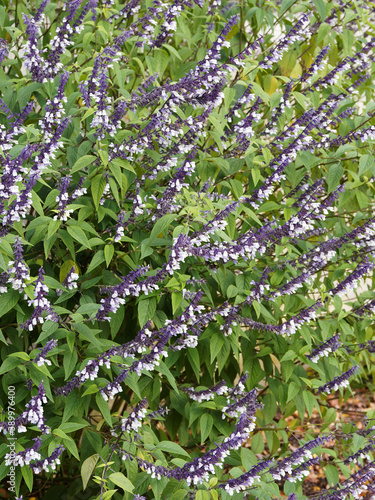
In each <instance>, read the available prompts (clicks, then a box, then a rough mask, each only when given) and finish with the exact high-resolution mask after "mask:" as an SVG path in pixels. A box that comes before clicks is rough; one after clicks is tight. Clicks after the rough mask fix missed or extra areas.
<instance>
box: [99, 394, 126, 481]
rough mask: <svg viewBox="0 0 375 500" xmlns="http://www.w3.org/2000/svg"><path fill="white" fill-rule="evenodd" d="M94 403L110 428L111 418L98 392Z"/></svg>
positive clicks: (106, 405) (105, 403) (107, 407)
mask: <svg viewBox="0 0 375 500" xmlns="http://www.w3.org/2000/svg"><path fill="white" fill-rule="evenodd" d="M95 401H96V404H97V405H98V408H99V410H100V412H101V414H102V415H103V417H104V420H105V421H106V422H107V424H108V425H109V426H110V427H112V418H111V412H110V410H109V406H108V402H107V401H106V400H105V399H104V398H103V396H102V395H101V394H100V392H99V393H98V394H97V395H96V396H95ZM116 484H117V483H116ZM117 486H120V485H119V484H118V485H117Z"/></svg>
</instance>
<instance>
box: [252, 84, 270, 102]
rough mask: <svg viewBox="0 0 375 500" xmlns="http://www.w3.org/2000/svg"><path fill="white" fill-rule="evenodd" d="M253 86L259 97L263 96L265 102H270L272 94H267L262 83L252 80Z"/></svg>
mask: <svg viewBox="0 0 375 500" xmlns="http://www.w3.org/2000/svg"><path fill="white" fill-rule="evenodd" d="M251 86H252V90H253V91H254V94H255V95H256V96H258V97H261V98H262V100H263V101H264V102H265V103H268V102H269V100H270V96H269V95H268V94H267V92H264V90H263V89H262V87H261V86H260V85H258V84H257V83H255V82H251Z"/></svg>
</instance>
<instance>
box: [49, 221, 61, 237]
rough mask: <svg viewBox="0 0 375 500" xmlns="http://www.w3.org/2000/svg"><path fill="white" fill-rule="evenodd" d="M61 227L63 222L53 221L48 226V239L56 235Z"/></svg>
mask: <svg viewBox="0 0 375 500" xmlns="http://www.w3.org/2000/svg"><path fill="white" fill-rule="evenodd" d="M60 225H61V220H59V219H57V220H53V219H52V220H51V221H50V223H49V224H48V233H47V238H50V237H51V236H52V235H54V234H55V233H56V232H57V231H58V230H59V227H60Z"/></svg>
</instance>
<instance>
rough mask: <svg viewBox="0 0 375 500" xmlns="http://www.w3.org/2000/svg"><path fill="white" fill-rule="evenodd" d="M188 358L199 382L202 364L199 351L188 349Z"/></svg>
mask: <svg viewBox="0 0 375 500" xmlns="http://www.w3.org/2000/svg"><path fill="white" fill-rule="evenodd" d="M187 357H188V360H189V362H190V364H191V367H192V368H193V371H194V373H195V376H196V378H197V380H198V382H199V380H200V369H201V364H200V360H199V353H198V351H197V349H194V348H190V347H188V349H187Z"/></svg>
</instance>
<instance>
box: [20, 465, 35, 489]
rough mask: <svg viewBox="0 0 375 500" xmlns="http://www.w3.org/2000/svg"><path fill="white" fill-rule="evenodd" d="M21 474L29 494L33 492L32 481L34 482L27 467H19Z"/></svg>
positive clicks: (31, 473)
mask: <svg viewBox="0 0 375 500" xmlns="http://www.w3.org/2000/svg"><path fill="white" fill-rule="evenodd" d="M21 472H22V477H23V478H24V480H25V483H26V486H27V487H28V488H29V491H30V492H31V491H32V490H33V481H34V474H33V471H32V470H31V469H30V467H29V466H28V465H24V466H23V467H21Z"/></svg>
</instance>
